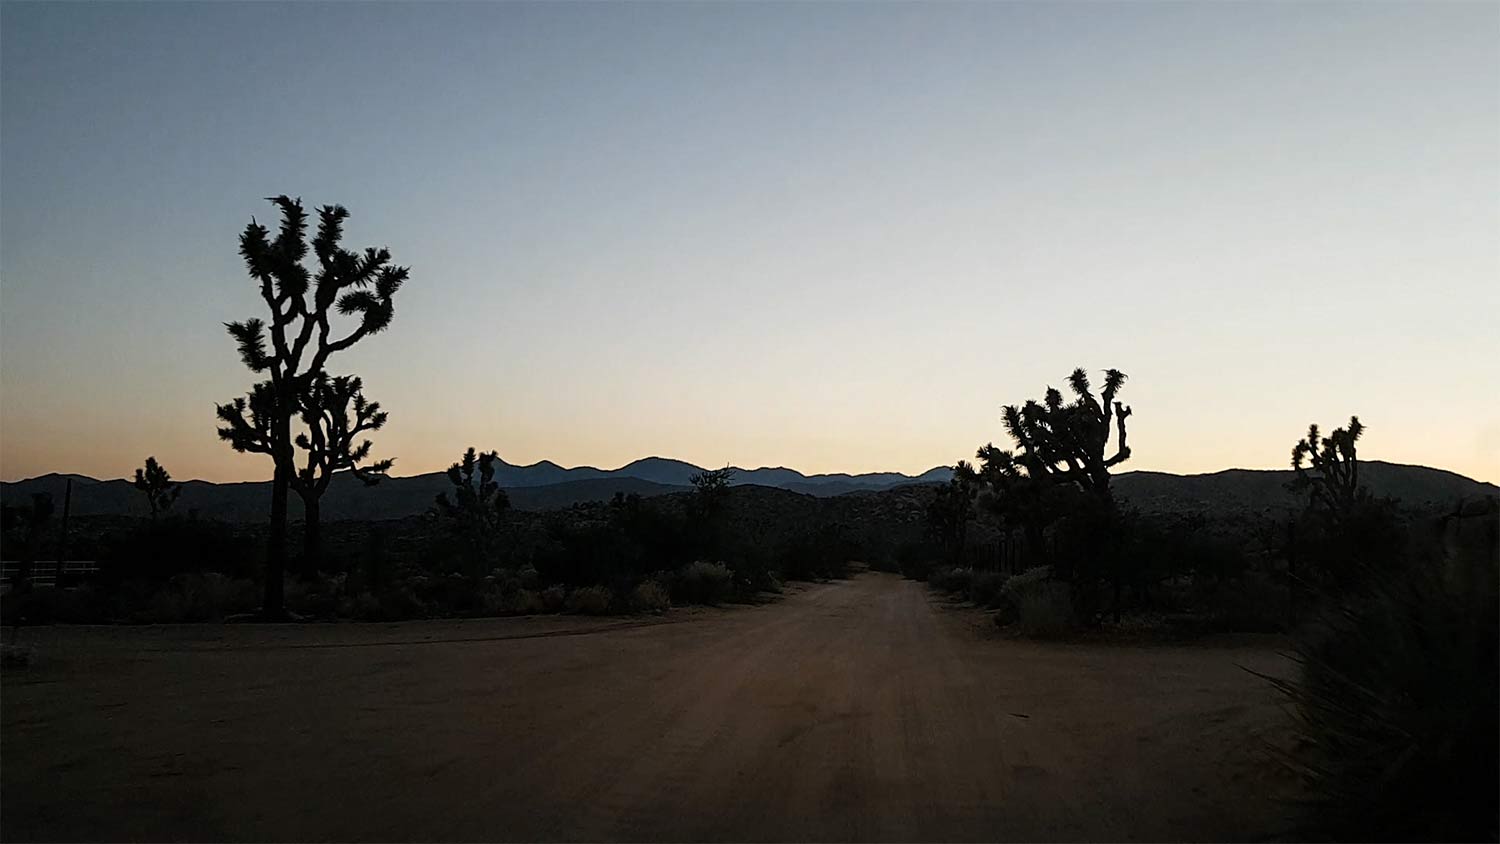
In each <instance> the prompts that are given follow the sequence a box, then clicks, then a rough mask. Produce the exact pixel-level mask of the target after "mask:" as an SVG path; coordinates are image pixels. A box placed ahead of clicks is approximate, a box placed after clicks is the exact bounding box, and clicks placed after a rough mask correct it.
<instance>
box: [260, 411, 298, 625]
mask: <svg viewBox="0 0 1500 844" xmlns="http://www.w3.org/2000/svg"><path fill="white" fill-rule="evenodd" d="M276 424H277V426H278V427H280V428H281V431H282V436H283V441H286V440H289V439H290V438H291V434H290V432H291V420H290V419H286V418H284V417H283V418H281V419H278V420H277V421H276ZM273 456H274V457H275V458H276V474H275V476H274V477H273V479H272V481H271V533H270V537H269V539H268V540H267V546H266V600H265V606H263V607H262V608H261V612H262V613H263V614H264V615H265V616H266V617H267V618H281V617H282V616H284V615H286V606H285V603H286V602H285V599H284V592H285V587H284V584H283V583H282V579H283V578H284V577H285V576H286V504H287V492H288V491H289V489H290V487H291V477H290V476H291V470H290V464H291V456H290V455H285V456H283V455H281V454H277V455H273Z"/></svg>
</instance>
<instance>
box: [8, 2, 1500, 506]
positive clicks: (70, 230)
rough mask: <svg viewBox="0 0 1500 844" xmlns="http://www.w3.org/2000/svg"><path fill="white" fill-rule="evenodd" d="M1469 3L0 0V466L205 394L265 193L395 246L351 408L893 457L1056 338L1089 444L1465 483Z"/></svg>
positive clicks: (1476, 167) (417, 451) (1480, 294)
mask: <svg viewBox="0 0 1500 844" xmlns="http://www.w3.org/2000/svg"><path fill="white" fill-rule="evenodd" d="M1497 188H1500V7H1497V6H1495V5H1494V4H1487V3H1472V4H1463V3H1444V4H1440V3H1381V4H1341V3H1320V4H1284V3H1241V4H1218V3H1212V4H1211V3H1195V4H1150V3H1128V4H1127V3H1119V4H1103V3H1096V4H1085V3H1077V4H1067V3H1062V4H1045V5H1043V4H1037V5H1033V4H1022V3H989V4H982V3H972V4H968V3H966V4H959V3H953V4H947V3H923V4H916V3H912V4H900V3H889V4H852V3H851V4H836V3H819V4H771V3H765V4H707V3H676V4H649V3H622V4H612V5H603V4H582V3H580V4H548V5H527V4H500V3H472V4H430V3H420V4H419V3H408V4H375V3H358V4H354V3H347V4H345V3H341V4H326V5H319V4H298V5H280V4H272V3H248V4H232V3H212V4H176V3H172V4H169V3H151V4H126V3H109V4H104V3H91V4H60V3H59V4H26V3H12V2H7V3H5V4H4V5H3V6H0V475H3V477H5V478H7V479H14V478H18V477H24V476H28V475H33V474H38V473H41V472H45V471H76V472H83V473H87V474H92V475H95V476H106V477H108V476H120V475H124V474H127V473H129V471H130V470H131V468H132V467H134V466H137V465H139V464H140V462H141V461H142V460H143V458H144V457H145V455H147V454H155V455H156V456H157V457H158V458H160V459H161V460H162V461H163V462H164V463H165V464H166V465H167V466H168V467H169V468H170V469H172V471H173V473H174V474H175V475H177V476H179V477H203V478H209V479H214V480H230V479H248V478H262V477H266V476H268V475H269V466H268V465H263V462H262V461H260V460H256V459H255V458H253V457H249V456H238V455H234V454H232V453H231V452H230V451H229V450H228V449H227V448H225V447H224V446H223V445H222V444H220V443H218V442H217V441H216V439H215V436H214V432H213V429H214V420H213V404H214V402H216V401H224V400H226V399H228V398H230V397H232V396H234V395H236V394H237V393H240V392H242V391H243V390H244V389H245V387H246V386H248V384H249V383H250V381H251V377H250V375H249V373H247V372H246V371H245V370H244V369H243V368H242V367H241V366H240V364H239V362H238V360H237V357H236V355H235V353H234V349H233V346H232V343H231V342H230V340H229V339H228V338H227V336H225V335H224V333H223V328H222V323H223V322H225V321H228V320H232V319H242V318H244V317H247V316H251V315H254V314H256V313H257V299H256V297H255V291H254V287H253V286H252V285H251V283H250V282H249V281H248V280H247V278H246V276H245V274H244V271H243V268H242V266H241V265H240V263H239V259H238V256H237V255H236V252H235V248H236V237H237V235H238V232H239V230H240V229H241V228H242V227H243V226H244V224H245V223H246V222H248V221H249V219H250V217H251V216H252V215H255V216H258V217H259V218H260V219H262V220H263V221H265V220H268V219H270V218H271V217H272V214H271V209H270V207H269V206H268V205H267V204H266V203H265V202H264V201H263V199H262V198H263V197H266V196H270V195H273V194H276V193H283V192H284V193H288V194H292V195H296V196H301V197H302V198H303V199H304V200H305V201H306V202H307V203H308V204H309V205H318V204H322V203H330V202H337V203H341V204H344V205H346V206H347V207H348V208H349V209H350V210H351V212H352V213H353V215H354V216H353V219H352V220H351V222H350V225H349V227H348V242H349V243H350V244H351V245H355V246H363V245H367V244H385V245H389V246H390V248H391V250H392V251H393V253H394V254H395V257H396V259H397V260H398V261H399V262H401V263H405V264H409V265H411V267H412V281H411V282H410V284H409V285H408V286H407V288H406V289H404V290H403V291H402V293H401V294H400V296H399V297H398V299H397V316H396V320H395V322H394V324H393V326H392V328H391V330H390V331H388V332H387V333H385V334H383V335H380V336H378V337H376V338H374V339H372V340H369V341H367V342H366V343H363V344H361V345H360V346H359V347H357V348H356V349H355V350H354V351H351V352H349V353H346V354H345V355H343V356H341V357H336V358H334V360H333V363H332V367H333V369H334V370H335V371H338V372H357V373H359V374H360V375H362V376H363V377H364V379H365V383H366V388H367V393H368V394H369V395H370V396H371V397H373V398H377V399H379V400H380V401H381V402H382V403H383V404H384V405H385V406H386V407H387V408H388V409H389V410H390V411H391V414H392V415H391V423H390V425H389V426H388V427H387V429H386V430H385V431H383V432H381V435H380V436H379V438H378V440H377V453H378V454H382V455H385V454H388V455H394V456H396V457H397V458H398V463H397V473H398V474H409V473H417V472H422V471H431V470H434V469H439V468H442V467H443V466H445V465H446V464H447V463H448V462H450V461H451V460H452V459H453V457H454V456H456V454H457V453H458V452H459V451H460V450H461V449H462V448H463V447H464V446H467V445H470V444H473V445H478V446H480V447H484V448H496V449H498V450H499V451H500V453H501V455H502V456H503V457H505V458H506V459H508V460H511V461H513V462H531V461H534V460H539V459H544V458H545V459H552V460H555V461H557V462H560V463H563V464H565V465H572V464H584V463H587V464H594V465H601V466H617V465H621V464H623V463H625V462H628V461H629V460H632V459H634V458H636V457H640V456H644V455H648V454H662V455H667V456H674V457H680V458H682V459H686V460H691V461H694V462H697V463H700V464H704V465H721V464H724V463H735V464H739V465H747V466H752V465H761V464H768V465H790V466H795V467H797V468H800V469H803V470H804V471H809V472H814V471H869V470H902V471H908V472H918V471H921V470H924V469H926V468H929V467H931V466H933V465H936V464H940V463H951V462H952V461H954V460H956V459H960V458H967V457H969V456H971V455H972V452H973V450H974V449H975V448H976V447H977V446H978V445H980V444H982V443H984V442H986V441H988V440H991V439H995V440H999V439H1001V438H1003V433H1002V431H1001V429H1000V426H999V424H998V416H997V413H998V408H999V407H1000V405H1002V404H1005V403H1010V402H1018V401H1021V400H1024V399H1026V398H1028V397H1033V396H1038V395H1039V394H1040V393H1041V392H1042V390H1043V388H1044V387H1045V386H1046V385H1047V384H1049V383H1052V384H1059V385H1060V384H1061V383H1062V380H1063V378H1064V376H1065V375H1066V373H1067V372H1068V371H1069V370H1071V369H1072V368H1073V367H1074V366H1077V365H1082V366H1086V367H1089V368H1091V369H1103V368H1105V367H1111V366H1113V367H1118V368H1120V369H1123V370H1125V371H1126V372H1127V373H1129V374H1130V375H1131V377H1132V380H1131V382H1130V384H1129V387H1128V388H1127V390H1126V392H1125V394H1124V398H1125V399H1126V400H1127V401H1128V402H1129V403H1131V404H1132V405H1133V406H1134V407H1135V415H1134V416H1133V417H1132V423H1133V426H1132V430H1131V437H1132V445H1133V446H1134V450H1135V455H1136V456H1135V458H1134V459H1133V460H1132V461H1131V463H1130V464H1128V467H1129V468H1143V469H1144V468H1151V469H1163V470H1169V471H1179V472H1186V471H1213V470H1217V469H1221V468H1226V467H1229V466H1251V467H1274V466H1281V465H1284V463H1285V461H1286V458H1287V455H1288V453H1289V452H1290V448H1291V445H1292V443H1293V442H1294V441H1295V440H1296V439H1297V437H1298V436H1300V434H1301V433H1302V432H1303V430H1304V429H1305V427H1306V425H1307V423H1308V422H1311V421H1318V422H1320V423H1322V424H1323V425H1324V426H1325V427H1330V426H1332V425H1333V424H1337V423H1340V422H1342V421H1343V420H1345V419H1347V417H1348V416H1349V415H1350V414H1351V413H1358V414H1360V416H1361V418H1362V419H1364V420H1365V421H1366V423H1367V424H1368V425H1369V432H1368V434H1367V440H1366V444H1365V447H1364V449H1363V450H1362V453H1363V454H1366V455H1368V456H1369V457H1372V458H1380V459H1388V460H1395V461H1400V462H1418V463H1426V464H1429V465H1437V466H1441V467H1444V468H1450V469H1454V470H1456V471H1461V472H1464V473H1465V474H1469V475H1471V476H1475V477H1480V478H1484V479H1487V480H1500V452H1497V446H1496V444H1497V443H1500V400H1497V399H1496V398H1495V396H1496V395H1500V390H1497V387H1500V383H1497V381H1500V379H1497V377H1496V375H1497V367H1496V364H1495V363H1494V361H1495V360H1496V359H1497V358H1500V355H1497V352H1500V348H1497V341H1496V339H1495V330H1494V316H1493V315H1494V313H1496V312H1497V311H1500V307H1497V306H1500V251H1497V245H1496V243H1497V241H1496V238H1495V232H1496V231H1500V190H1497Z"/></svg>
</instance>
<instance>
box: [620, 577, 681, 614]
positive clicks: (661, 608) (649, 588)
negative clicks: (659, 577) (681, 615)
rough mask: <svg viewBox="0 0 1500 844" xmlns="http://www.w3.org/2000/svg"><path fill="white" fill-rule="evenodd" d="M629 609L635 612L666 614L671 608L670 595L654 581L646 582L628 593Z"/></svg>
mask: <svg viewBox="0 0 1500 844" xmlns="http://www.w3.org/2000/svg"><path fill="white" fill-rule="evenodd" d="M630 607H631V609H633V610H635V611H636V612H654V613H659V612H666V611H667V610H669V609H671V608H672V595H671V593H670V592H668V591H667V589H666V587H664V586H662V585H661V584H660V583H657V582H656V581H654V580H647V581H644V582H642V583H641V584H640V585H638V586H636V587H635V589H634V590H632V591H631V593H630Z"/></svg>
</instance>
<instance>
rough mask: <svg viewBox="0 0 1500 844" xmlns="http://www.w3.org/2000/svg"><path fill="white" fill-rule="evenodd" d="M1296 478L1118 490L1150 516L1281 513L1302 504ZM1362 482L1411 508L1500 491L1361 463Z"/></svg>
mask: <svg viewBox="0 0 1500 844" xmlns="http://www.w3.org/2000/svg"><path fill="white" fill-rule="evenodd" d="M1292 477H1293V473H1292V470H1290V469H1225V470H1224V471H1222V472H1212V473H1209V474H1205V475H1173V474H1170V473H1168V472H1124V473H1121V474H1120V475H1118V476H1116V478H1115V480H1114V490H1115V495H1116V496H1117V497H1118V498H1119V499H1120V500H1121V501H1125V502H1128V503H1130V504H1131V505H1134V506H1135V507H1137V508H1139V509H1141V510H1145V511H1147V512H1178V511H1188V510H1218V511H1224V510H1264V509H1267V508H1271V509H1278V510H1279V509H1286V508H1297V507H1300V506H1301V499H1299V498H1298V497H1297V496H1295V495H1293V494H1292V493H1291V492H1289V491H1287V488H1286V485H1287V483H1288V482H1289V481H1291V479H1292ZM1359 480H1360V482H1361V483H1362V484H1364V485H1365V486H1367V487H1369V489H1370V492H1372V493H1373V494H1375V495H1378V496H1389V497H1391V498H1397V499H1400V500H1401V501H1402V502H1403V503H1405V504H1409V505H1424V504H1448V503H1451V502H1453V501H1457V500H1459V499H1463V498H1472V497H1475V496H1481V495H1500V487H1497V486H1495V485H1494V484H1488V483H1484V482H1482V481H1476V480H1474V479H1473V478H1466V477H1464V476H1463V475H1460V474H1458V473H1456V472H1449V471H1446V470H1444V469H1433V468H1430V467H1427V466H1408V465H1405V464H1402V463H1385V462H1382V461H1379V460H1367V461H1360V464H1359Z"/></svg>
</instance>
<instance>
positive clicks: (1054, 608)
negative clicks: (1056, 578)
mask: <svg viewBox="0 0 1500 844" xmlns="http://www.w3.org/2000/svg"><path fill="white" fill-rule="evenodd" d="M1016 618H1017V620H1018V621H1019V622H1020V623H1021V630H1022V632H1024V633H1025V634H1026V635H1027V636H1032V637H1035V638H1047V637H1052V636H1061V635H1064V634H1066V633H1067V632H1068V631H1070V630H1072V629H1073V628H1074V626H1076V624H1077V620H1076V619H1075V617H1074V614H1073V594H1072V591H1071V590H1070V589H1068V584H1066V583H1057V582H1052V581H1049V582H1047V583H1041V584H1037V585H1035V586H1033V587H1031V588H1029V589H1026V590H1024V591H1022V592H1020V593H1019V594H1018V595H1017V598H1016Z"/></svg>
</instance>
